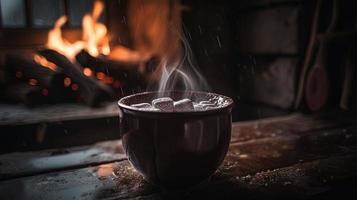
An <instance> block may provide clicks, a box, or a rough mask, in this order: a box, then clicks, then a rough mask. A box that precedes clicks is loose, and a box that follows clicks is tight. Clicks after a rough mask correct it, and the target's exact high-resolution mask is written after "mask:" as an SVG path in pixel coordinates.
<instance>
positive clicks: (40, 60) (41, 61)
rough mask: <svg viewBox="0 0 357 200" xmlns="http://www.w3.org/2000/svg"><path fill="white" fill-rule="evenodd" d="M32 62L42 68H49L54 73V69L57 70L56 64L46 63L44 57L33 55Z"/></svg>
mask: <svg viewBox="0 0 357 200" xmlns="http://www.w3.org/2000/svg"><path fill="white" fill-rule="evenodd" d="M33 60H34V61H35V62H37V63H38V64H40V65H42V66H44V67H47V68H50V69H52V70H54V71H56V69H57V65H56V64H54V63H52V62H50V61H48V60H47V59H46V58H45V57H43V56H40V55H37V54H35V55H34V57H33Z"/></svg>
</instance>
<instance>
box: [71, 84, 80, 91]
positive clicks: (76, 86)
mask: <svg viewBox="0 0 357 200" xmlns="http://www.w3.org/2000/svg"><path fill="white" fill-rule="evenodd" d="M71 88H72V90H73V91H77V90H78V89H79V86H78V85H77V84H75V83H74V84H72V86H71Z"/></svg>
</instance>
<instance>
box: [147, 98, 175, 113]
mask: <svg viewBox="0 0 357 200" xmlns="http://www.w3.org/2000/svg"><path fill="white" fill-rule="evenodd" d="M152 105H153V106H154V107H155V108H157V109H160V110H161V111H165V112H173V111H174V101H173V100H172V99H171V98H170V97H163V98H158V99H154V100H152Z"/></svg>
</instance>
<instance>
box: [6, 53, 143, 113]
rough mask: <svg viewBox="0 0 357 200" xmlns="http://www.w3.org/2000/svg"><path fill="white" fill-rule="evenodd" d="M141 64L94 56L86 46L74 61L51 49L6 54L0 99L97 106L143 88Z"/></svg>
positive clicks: (35, 103)
mask: <svg viewBox="0 0 357 200" xmlns="http://www.w3.org/2000/svg"><path fill="white" fill-rule="evenodd" d="M140 64H141V63H125V62H119V61H114V60H110V59H108V58H106V57H104V56H98V57H93V56H91V55H90V54H89V53H87V52H86V51H85V50H82V51H81V52H79V53H78V55H77V56H76V59H75V60H74V61H70V60H69V59H68V58H67V57H65V56H64V55H62V54H60V53H59V52H57V51H55V50H51V49H42V50H39V51H38V52H37V54H35V55H24V54H11V55H10V54H9V55H6V57H5V65H4V67H3V72H4V73H3V74H4V78H3V81H2V83H1V85H2V89H1V100H2V101H4V100H6V101H7V102H17V103H22V104H25V105H27V106H34V105H39V104H53V103H68V102H73V103H85V104H86V105H89V106H93V107H95V106H100V105H101V104H102V103H103V102H105V101H111V100H115V99H118V98H120V97H121V96H125V95H128V94H132V93H135V92H139V91H141V90H142V89H145V79H144V78H143V77H142V76H141V75H140V74H139V73H138V72H137V69H138V68H139V67H138V66H139V65H140Z"/></svg>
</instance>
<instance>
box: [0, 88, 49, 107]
mask: <svg viewBox="0 0 357 200" xmlns="http://www.w3.org/2000/svg"><path fill="white" fill-rule="evenodd" d="M46 91H47V92H46ZM47 94H48V90H46V89H41V88H40V86H37V85H30V84H27V83H15V84H8V85H7V86H5V89H4V91H3V98H4V99H5V100H12V101H16V102H18V103H23V104H25V105H26V106H34V105H39V104H42V103H45V102H47V100H48V98H47Z"/></svg>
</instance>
